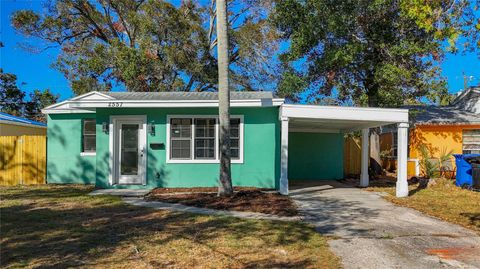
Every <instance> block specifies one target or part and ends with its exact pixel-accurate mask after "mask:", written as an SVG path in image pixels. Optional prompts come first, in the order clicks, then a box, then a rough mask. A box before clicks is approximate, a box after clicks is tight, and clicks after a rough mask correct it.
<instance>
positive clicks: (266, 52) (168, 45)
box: [12, 0, 276, 94]
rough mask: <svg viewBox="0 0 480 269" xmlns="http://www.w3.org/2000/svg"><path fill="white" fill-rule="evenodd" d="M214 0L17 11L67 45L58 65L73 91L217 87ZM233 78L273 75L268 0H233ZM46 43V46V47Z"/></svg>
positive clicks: (25, 28) (19, 24)
mask: <svg viewBox="0 0 480 269" xmlns="http://www.w3.org/2000/svg"><path fill="white" fill-rule="evenodd" d="M214 2H215V1H211V2H209V3H208V4H204V5H200V4H196V3H194V2H193V1H182V2H181V4H179V5H178V6H177V5H173V4H171V3H169V2H167V1H161V0H116V1H110V0H65V1H60V0H56V1H49V2H46V4H48V12H47V13H45V14H44V13H40V12H35V11H32V10H22V11H18V12H16V13H14V15H13V16H12V24H13V26H14V27H15V28H16V29H17V30H18V31H19V32H21V33H22V34H24V35H26V36H32V37H36V38H40V39H41V40H43V41H44V42H45V44H44V47H43V48H48V47H49V46H60V47H61V53H60V55H59V56H58V59H57V60H56V63H55V64H54V66H55V67H56V68H57V69H58V70H60V71H61V72H63V73H64V75H65V76H66V77H67V78H68V79H69V81H70V82H71V86H72V89H73V91H74V92H75V93H76V94H81V93H84V92H87V91H91V90H109V89H111V88H112V87H117V86H119V87H124V88H125V89H126V90H129V91H208V90H216V87H217V86H216V85H217V60H216V53H215V48H216V34H215V31H214V24H215V9H214ZM229 6H230V10H233V11H232V12H231V13H230V14H229V15H230V16H229V24H230V26H231V27H230V33H229V39H230V51H229V56H230V62H231V63H232V65H231V66H232V67H231V71H232V78H231V79H232V82H233V83H232V84H233V87H235V88H237V89H247V90H249V89H259V88H261V87H263V86H264V83H269V82H271V81H272V80H273V79H274V76H273V75H272V74H274V67H273V66H272V65H271V63H270V61H269V60H270V58H271V57H270V56H271V55H272V53H274V51H275V50H274V49H272V48H274V47H275V40H276V39H275V38H273V37H274V34H273V33H274V31H272V30H271V29H270V27H269V25H268V23H267V20H266V15H265V12H263V9H264V8H265V6H264V5H262V4H261V1H255V0H235V1H229ZM43 48H40V49H43Z"/></svg>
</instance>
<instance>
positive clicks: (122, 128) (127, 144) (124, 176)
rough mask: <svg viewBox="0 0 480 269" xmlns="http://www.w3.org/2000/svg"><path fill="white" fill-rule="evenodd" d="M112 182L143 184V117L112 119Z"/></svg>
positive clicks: (144, 167)
mask: <svg viewBox="0 0 480 269" xmlns="http://www.w3.org/2000/svg"><path fill="white" fill-rule="evenodd" d="M114 129H115V138H116V139H114V140H115V143H114V144H115V147H114V163H115V165H114V167H115V169H114V183H116V184H120V185H122V184H145V172H146V130H145V129H146V124H145V119H144V118H141V117H139V118H135V117H133V116H132V117H128V118H118V119H115V120H114Z"/></svg>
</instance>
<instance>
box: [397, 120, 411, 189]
mask: <svg viewBox="0 0 480 269" xmlns="http://www.w3.org/2000/svg"><path fill="white" fill-rule="evenodd" d="M397 132H398V146H397V183H396V187H395V192H396V196H397V197H407V196H408V182H407V160H408V158H407V152H408V123H400V124H398V127H397Z"/></svg>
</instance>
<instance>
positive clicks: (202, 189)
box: [151, 187, 274, 194]
mask: <svg viewBox="0 0 480 269" xmlns="http://www.w3.org/2000/svg"><path fill="white" fill-rule="evenodd" d="M233 190H234V191H236V192H237V191H254V190H258V191H274V189H266V188H255V187H233ZM217 191H218V187H195V188H157V189H154V190H152V192H151V193H152V194H164V193H167V194H168V193H178V192H214V193H217Z"/></svg>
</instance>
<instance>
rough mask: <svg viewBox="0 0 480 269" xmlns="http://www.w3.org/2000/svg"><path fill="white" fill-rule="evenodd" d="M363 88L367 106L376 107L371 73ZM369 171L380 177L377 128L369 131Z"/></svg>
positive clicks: (375, 88)
mask: <svg viewBox="0 0 480 269" xmlns="http://www.w3.org/2000/svg"><path fill="white" fill-rule="evenodd" d="M365 88H366V89H367V97H368V106H369V107H378V85H377V84H376V82H375V78H374V73H373V72H370V73H369V74H368V75H367V79H366V84H365ZM370 170H371V171H372V172H373V173H374V175H381V174H382V173H383V169H382V160H381V158H380V135H379V129H378V128H373V129H370Z"/></svg>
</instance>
